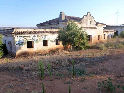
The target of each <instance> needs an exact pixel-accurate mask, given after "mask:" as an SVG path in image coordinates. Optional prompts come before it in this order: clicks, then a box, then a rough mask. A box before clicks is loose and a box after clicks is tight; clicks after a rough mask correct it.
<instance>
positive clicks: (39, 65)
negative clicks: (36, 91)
mask: <svg viewBox="0 0 124 93" xmlns="http://www.w3.org/2000/svg"><path fill="white" fill-rule="evenodd" d="M38 67H39V72H40V76H41V78H42V79H43V78H44V64H43V63H42V61H39V63H38Z"/></svg>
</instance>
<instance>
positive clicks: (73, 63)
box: [72, 60, 76, 76]
mask: <svg viewBox="0 0 124 93" xmlns="http://www.w3.org/2000/svg"><path fill="white" fill-rule="evenodd" d="M74 65H75V61H74V60H72V75H73V76H76V71H75V66H74Z"/></svg>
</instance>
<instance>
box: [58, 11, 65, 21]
mask: <svg viewBox="0 0 124 93" xmlns="http://www.w3.org/2000/svg"><path fill="white" fill-rule="evenodd" d="M63 20H65V13H64V12H60V15H59V21H60V22H62V21H63Z"/></svg>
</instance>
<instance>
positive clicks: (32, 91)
mask: <svg viewBox="0 0 124 93" xmlns="http://www.w3.org/2000/svg"><path fill="white" fill-rule="evenodd" d="M39 60H42V62H44V65H45V67H46V68H45V78H44V79H42V80H41V78H40V77H39V74H38V62H39ZM72 60H74V61H75V62H76V63H75V67H76V68H79V69H82V64H83V69H84V68H85V69H84V70H85V71H86V73H85V74H84V75H79V76H75V77H72V74H71V71H70V70H69V69H71V68H72V64H71V61H72ZM48 63H50V64H51V65H52V68H53V76H49V74H48V71H47V64H48ZM108 77H111V78H112V80H113V82H114V83H115V84H120V85H124V50H119V49H116V50H106V51H102V50H94V49H90V50H84V51H73V52H67V51H63V52H61V53H57V54H54V55H53V54H51V55H45V56H41V55H37V56H31V57H20V58H10V57H8V58H2V59H0V93H42V83H43V84H44V86H45V90H46V93H68V87H69V85H70V86H71V93H100V92H99V90H98V87H97V82H98V81H102V80H105V79H107V78H108ZM117 91H119V92H116V93H123V92H122V91H120V90H117ZM102 93H106V92H104V91H103V92H102Z"/></svg>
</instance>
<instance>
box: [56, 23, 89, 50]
mask: <svg viewBox="0 0 124 93" xmlns="http://www.w3.org/2000/svg"><path fill="white" fill-rule="evenodd" d="M58 38H59V40H60V41H62V44H63V45H64V46H69V45H70V46H72V48H73V49H76V50H81V49H86V48H87V46H88V39H87V34H86V32H85V31H83V30H82V28H79V27H78V25H77V24H76V23H74V22H73V21H69V22H68V23H67V26H66V27H65V28H63V29H61V30H60V31H59V36H58Z"/></svg>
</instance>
